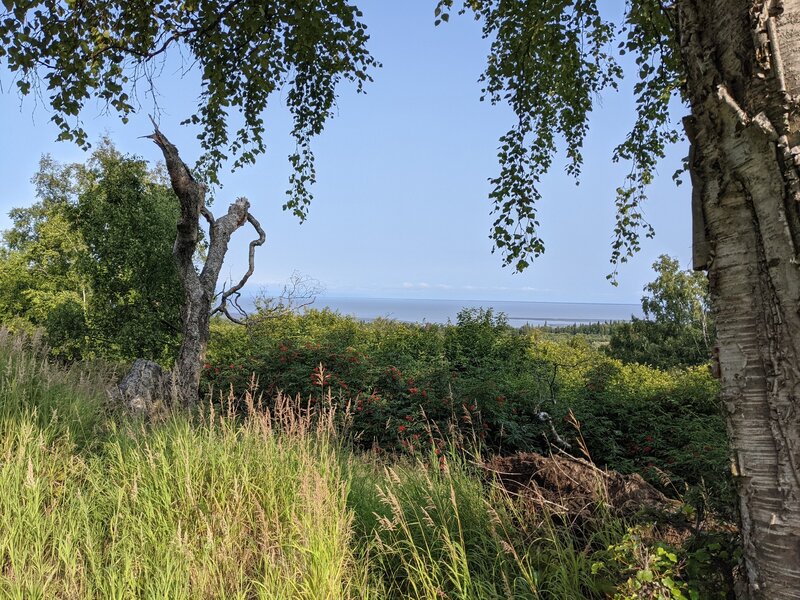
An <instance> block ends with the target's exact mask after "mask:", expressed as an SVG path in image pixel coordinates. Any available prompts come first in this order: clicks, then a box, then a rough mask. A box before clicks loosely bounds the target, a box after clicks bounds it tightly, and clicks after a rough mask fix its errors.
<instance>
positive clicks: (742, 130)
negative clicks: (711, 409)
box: [677, 0, 800, 600]
mask: <svg viewBox="0 0 800 600" xmlns="http://www.w3.org/2000/svg"><path fill="white" fill-rule="evenodd" d="M677 9H678V10H677V13H678V29H679V33H680V47H681V55H682V61H683V64H684V68H685V73H686V75H687V82H686V86H687V91H688V96H689V100H690V103H691V108H692V116H691V117H690V118H688V119H687V120H686V129H687V133H688V134H689V138H690V140H691V142H692V153H691V165H690V168H691V172H692V182H693V188H694V189H693V205H694V206H693V215H694V218H695V220H696V223H695V227H694V231H695V240H694V242H695V243H694V245H695V253H694V261H695V267H696V268H698V269H707V270H708V275H709V285H710V291H711V297H712V304H713V308H714V311H715V313H716V323H717V344H718V355H719V374H720V379H721V385H722V402H723V405H724V408H725V410H726V416H727V424H728V433H729V435H730V441H731V448H732V453H733V456H732V462H731V469H732V472H733V475H734V478H735V480H736V484H737V488H738V493H739V503H740V506H739V508H740V512H741V532H742V539H743V543H744V561H745V569H746V576H747V582H748V586H747V589H746V590H744V593H743V595H746V596H747V597H749V598H753V599H763V600H782V599H787V598H795V599H797V598H800V470H799V469H798V467H800V312H799V310H800V263H799V262H798V261H799V260H800V256H798V244H800V216H799V215H800V213H799V212H798V206H799V205H798V202H800V186H799V185H798V183H799V182H800V179H799V178H798V164H800V159H798V156H800V148H798V142H800V135H799V133H800V106H799V104H798V98H800V96H799V94H800V0H785V1H783V2H782V1H780V0H770V1H767V2H754V1H753V0H679V1H678V2H677Z"/></svg>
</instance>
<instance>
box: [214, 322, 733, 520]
mask: <svg viewBox="0 0 800 600" xmlns="http://www.w3.org/2000/svg"><path fill="white" fill-rule="evenodd" d="M255 323H256V324H255V325H251V326H249V327H248V328H246V329H243V328H236V327H233V326H231V325H227V324H224V323H222V322H216V323H214V326H213V334H212V343H211V346H210V350H209V362H208V364H207V365H206V369H205V371H204V372H205V376H204V382H205V384H206V385H207V386H209V388H210V389H214V390H216V393H217V394H218V395H219V394H221V395H222V396H223V397H227V395H228V393H229V391H230V390H233V393H234V395H235V396H241V394H243V393H244V391H245V390H246V389H248V388H249V387H250V386H252V384H253V382H254V381H257V382H258V385H259V386H260V388H261V389H263V390H265V394H266V397H269V396H270V395H272V394H273V393H275V392H276V391H278V390H280V391H283V392H285V393H288V394H290V395H296V394H299V395H300V397H301V398H303V399H304V400H306V401H307V402H309V403H310V404H312V405H313V404H315V403H317V402H321V401H323V400H324V398H325V397H326V396H327V395H328V394H330V395H331V396H332V397H333V399H334V401H335V402H339V403H342V404H349V407H350V410H351V412H352V414H353V428H354V434H355V436H356V438H357V442H358V443H359V444H360V445H361V446H362V447H366V448H370V447H373V446H377V447H380V448H381V449H383V450H389V451H397V450H401V451H407V452H412V453H417V452H427V451H428V450H429V449H430V448H431V447H432V445H434V444H436V442H437V439H438V438H441V437H444V435H445V434H448V433H455V434H456V435H458V436H461V437H462V438H466V439H468V440H469V441H470V442H475V443H477V444H478V445H480V446H481V447H483V448H484V449H485V450H487V451H490V452H501V453H511V452H516V451H531V450H533V451H540V452H542V451H544V452H546V451H548V450H549V444H551V443H553V442H554V441H555V439H554V436H553V435H552V431H551V430H550V429H549V425H548V423H547V420H546V419H544V417H543V415H542V413H545V412H546V413H547V414H548V415H549V417H551V418H552V421H553V424H554V426H555V428H556V430H557V432H558V434H559V435H560V436H561V437H563V438H565V439H567V440H572V442H573V448H572V449H573V451H577V450H578V447H577V445H576V443H575V442H576V440H575V438H576V436H577V432H576V431H574V429H572V427H571V426H569V425H568V424H566V423H564V419H565V418H566V417H567V415H568V414H569V412H570V411H572V413H573V414H574V416H575V418H577V420H578V421H579V422H580V423H581V424H582V429H581V433H582V436H583V439H584V440H585V442H586V444H587V446H588V450H589V452H590V453H591V456H592V458H593V460H595V461H596V462H598V463H600V464H602V465H606V466H608V467H611V468H613V469H616V470H620V471H622V472H626V473H629V472H641V473H643V474H644V476H645V477H646V478H647V479H648V480H649V481H651V482H652V483H654V484H656V485H658V486H659V487H661V488H662V489H665V490H667V491H669V492H670V493H673V494H676V493H680V494H682V493H684V492H685V491H686V486H687V485H688V486H697V485H703V486H705V489H706V490H707V495H709V496H710V497H712V498H714V499H715V500H716V501H718V503H719V504H720V505H726V503H727V502H728V501H729V498H730V493H731V489H730V485H729V476H728V473H727V461H726V456H727V442H726V437H725V427H724V423H723V420H722V417H721V414H720V410H719V405H718V403H717V400H716V395H717V389H718V388H717V383H716V382H715V381H714V380H713V379H711V377H710V375H709V373H708V370H707V369H706V368H703V367H694V368H690V369H684V370H674V371H662V370H658V369H653V368H651V367H647V366H644V365H639V364H624V363H622V362H621V361H619V360H616V359H613V358H610V357H608V356H606V355H605V354H604V353H602V352H601V351H598V350H597V349H595V348H593V347H592V346H591V345H590V344H589V343H587V342H586V341H585V340H584V339H583V338H581V337H580V336H578V337H575V338H572V339H571V340H569V342H567V343H563V342H554V341H552V340H550V339H545V336H542V335H540V334H538V333H537V332H536V331H528V332H525V333H523V332H520V331H519V330H516V329H513V328H511V327H509V326H508V324H507V323H506V322H505V320H504V319H503V318H502V316H498V315H495V314H493V313H491V311H482V310H471V311H464V312H462V313H461V314H460V315H459V319H458V321H457V322H456V323H455V324H450V325H442V326H440V325H408V324H403V323H394V322H390V321H377V322H374V323H359V322H357V321H355V320H354V319H351V318H347V317H342V316H339V315H336V314H334V313H331V312H329V311H320V312H318V311H310V312H308V313H307V314H305V315H303V316H297V315H288V316H285V317H281V318H278V319H270V320H261V321H258V320H257V321H256V322H255ZM543 419H544V420H543ZM437 432H438V433H437Z"/></svg>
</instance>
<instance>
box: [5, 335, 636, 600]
mask: <svg viewBox="0 0 800 600" xmlns="http://www.w3.org/2000/svg"><path fill="white" fill-rule="evenodd" d="M45 355H46V353H45V352H44V350H43V349H42V348H40V347H39V346H38V344H37V343H36V342H35V340H34V341H32V340H23V339H19V338H18V339H12V338H10V337H9V336H7V335H5V334H3V333H0V434H1V435H0V598H10V599H20V600H23V599H24V600H29V599H37V598H41V599H51V598H54V599H62V598H63V599H78V598H98V599H101V598H102V599H106V598H112V599H113V598H119V599H123V598H124V599H128V598H148V599H150V598H152V599H154V600H155V599H164V598H170V599H172V598H178V599H180V598H186V599H189V598H191V599H195V598H242V599H245V598H247V599H251V598H264V599H284V598H285V599H331V600H338V599H360V598H367V599H370V598H375V599H394V598H397V599H400V598H423V599H431V600H434V599H437V600H438V599H441V598H454V599H465V600H467V599H469V600H471V599H475V600H477V599H495V598H497V599H500V598H503V599H513V598H532V599H539V598H541V599H544V598H547V599H570V600H571V599H579V598H605V597H609V595H610V594H609V593H608V590H609V589H610V590H612V591H613V584H614V581H613V579H614V576H617V575H620V574H619V573H617V574H614V573H612V576H611V577H609V576H608V575H604V576H603V579H601V578H600V577H599V576H598V575H596V574H595V573H594V572H593V571H596V570H597V569H594V568H593V567H594V566H595V563H596V561H597V559H598V557H600V556H601V555H602V553H603V552H604V551H605V549H606V548H609V547H611V546H612V545H614V544H618V543H620V542H621V541H622V540H623V537H624V535H625V532H626V526H625V524H624V523H623V522H621V521H619V520H618V519H615V518H612V517H610V516H608V515H599V516H598V518H597V519H595V520H594V521H593V522H591V523H587V524H583V526H582V530H581V531H580V532H579V535H576V532H575V531H574V530H573V529H571V528H570V527H565V526H562V525H560V524H558V523H557V522H556V520H555V519H554V518H553V517H552V515H551V514H550V513H549V512H548V511H546V510H542V508H541V506H538V507H537V506H534V505H526V504H525V503H521V502H519V501H518V500H514V499H513V498H511V497H509V495H508V494H507V493H506V492H504V491H502V490H501V489H499V488H497V487H496V486H494V485H493V484H492V483H491V482H490V481H487V480H486V478H485V477H481V476H480V474H479V473H478V467H477V466H476V464H474V463H471V462H469V461H468V460H466V459H464V458H458V457H457V456H452V457H450V458H444V459H441V460H439V459H438V458H437V457H436V456H435V455H434V454H433V453H431V459H432V460H430V461H426V462H421V461H412V460H411V459H408V458H406V459H392V460H387V459H385V458H380V457H378V456H376V455H371V454H364V453H361V454H358V453H353V452H352V451H350V450H349V449H348V448H347V446H346V444H345V443H344V442H342V441H341V440H342V438H341V437H337V435H336V431H335V423H339V422H341V419H339V418H337V417H336V416H335V415H334V414H333V413H331V412H321V413H318V414H316V415H313V414H311V413H310V412H309V411H304V410H303V408H302V407H301V406H300V405H299V403H298V402H293V401H292V400H290V399H287V398H282V397H279V398H278V401H277V402H276V403H273V404H272V405H273V407H274V408H273V409H272V411H271V412H270V411H263V410H257V409H252V410H250V411H249V414H247V415H245V416H237V415H228V414H226V415H219V414H215V412H214V410H213V407H211V405H210V408H209V409H208V410H206V411H204V412H203V413H202V414H197V415H189V414H185V413H178V412H176V413H174V414H170V415H168V416H167V417H166V418H163V419H162V420H161V421H160V422H150V423H144V422H142V421H141V420H134V419H129V418H126V417H125V416H124V415H121V414H119V413H118V412H115V411H109V409H108V407H107V405H106V397H107V394H106V391H105V390H106V387H107V386H108V385H109V382H110V380H111V378H110V375H109V374H108V372H106V371H104V370H103V369H102V368H100V367H97V366H90V365H73V366H72V367H69V368H65V367H59V366H57V365H54V364H52V363H49V362H47V360H46V359H45ZM609 564H610V563H609ZM607 571H608V569H607V568H606V569H605V570H604V571H603V573H606V572H607ZM620 576H621V575H620Z"/></svg>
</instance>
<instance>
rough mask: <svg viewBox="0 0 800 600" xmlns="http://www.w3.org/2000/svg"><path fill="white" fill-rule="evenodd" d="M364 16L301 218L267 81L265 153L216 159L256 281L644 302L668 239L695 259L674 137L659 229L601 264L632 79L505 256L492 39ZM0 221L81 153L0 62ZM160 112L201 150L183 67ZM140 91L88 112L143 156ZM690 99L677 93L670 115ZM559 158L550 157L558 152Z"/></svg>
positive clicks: (502, 117) (152, 155)
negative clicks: (496, 190) (613, 278)
mask: <svg viewBox="0 0 800 600" xmlns="http://www.w3.org/2000/svg"><path fill="white" fill-rule="evenodd" d="M359 4H360V6H361V7H362V9H363V11H364V13H365V20H366V22H367V24H368V26H369V29H370V33H371V36H372V38H371V50H372V52H373V54H374V55H375V56H376V58H377V59H378V60H380V61H381V62H382V63H383V68H381V69H379V70H377V71H375V72H374V73H373V77H374V78H375V81H374V83H373V84H371V85H369V86H368V88H367V94H366V95H358V94H356V93H355V92H354V90H353V89H349V88H346V87H345V88H342V90H341V95H340V98H339V102H338V114H337V116H336V118H335V119H333V120H332V121H331V122H330V123H329V124H328V126H327V128H326V131H325V132H324V133H323V135H322V136H321V137H320V138H319V139H318V140H317V141H316V144H315V153H316V156H317V171H318V173H317V175H318V184H317V185H316V186H315V189H314V193H315V201H314V204H313V205H312V207H311V210H310V215H309V218H308V220H307V221H306V223H304V224H303V225H299V224H298V222H297V220H296V219H295V218H294V217H292V216H291V215H290V214H287V213H284V212H283V211H281V208H280V207H281V205H282V204H283V202H284V191H285V189H286V186H287V181H288V177H289V166H288V163H287V161H286V156H287V155H288V154H289V153H290V151H291V150H292V147H291V141H290V138H289V136H288V127H289V125H288V120H287V118H286V115H285V112H284V111H283V110H282V109H281V107H280V98H276V99H275V102H274V105H273V108H272V109H270V111H269V112H268V114H267V117H266V121H267V126H268V137H267V143H268V146H269V150H268V154H267V155H266V156H263V157H261V159H260V160H259V161H258V163H257V164H256V165H255V166H252V167H247V168H246V169H243V170H241V171H238V172H236V173H233V174H227V173H222V174H221V179H222V181H223V183H224V188H223V189H222V190H221V191H219V192H218V193H217V198H218V199H217V201H216V203H215V208H216V210H217V211H220V210H223V204H226V203H227V201H228V200H232V199H234V198H236V197H237V196H240V195H244V196H247V197H248V198H249V199H250V201H251V203H252V204H253V207H254V208H253V212H254V214H256V216H257V217H258V218H259V219H260V221H261V223H262V225H263V226H264V228H265V230H266V232H267V244H266V245H265V246H264V247H263V248H262V249H261V251H260V253H259V256H258V265H257V268H256V272H255V275H254V277H253V278H252V280H251V281H252V285H251V290H253V291H257V290H259V289H261V288H264V289H266V290H267V291H276V290H279V288H280V287H281V282H283V281H285V280H286V279H287V278H288V277H289V276H290V275H291V274H292V272H294V271H298V272H300V273H303V274H305V275H308V276H310V277H313V278H315V279H317V280H319V281H320V282H321V283H322V285H323V286H324V287H325V289H326V293H327V294H328V295H331V296H365V297H389V298H452V299H476V300H482V299H486V300H530V301H564V302H634V303H635V302H638V301H639V299H640V297H641V295H642V287H643V286H644V285H645V283H647V282H648V281H649V280H651V279H652V271H651V269H650V265H651V264H652V262H653V261H654V260H655V258H656V257H657V256H658V255H659V254H662V253H668V254H670V255H672V256H675V257H677V258H678V259H679V260H680V261H681V263H682V264H683V265H685V266H687V267H688V265H689V260H690V256H691V234H690V232H691V226H690V206H689V197H690V190H689V188H688V186H687V185H683V186H681V187H676V186H675V184H674V183H673V182H672V178H671V175H672V173H673V172H674V171H675V169H676V168H677V167H678V166H679V165H680V161H681V158H682V157H683V156H684V155H685V154H686V153H687V148H686V145H685V144H680V145H678V146H676V147H674V148H671V149H670V151H669V156H668V157H667V159H666V160H665V161H664V162H663V163H662V165H661V168H660V174H659V177H658V178H657V180H656V181H655V183H654V184H653V186H652V187H651V190H650V202H649V204H648V205H647V207H646V209H645V215H646V217H647V219H648V221H649V222H650V223H651V224H653V226H654V227H655V228H656V232H657V235H656V238H655V239H654V240H645V241H644V243H643V248H642V252H641V253H640V254H639V255H637V257H635V258H634V259H633V260H631V262H629V263H628V264H627V265H623V267H622V268H621V270H620V277H619V280H620V281H619V286H618V287H616V288H615V287H612V286H611V285H610V284H609V283H608V282H607V280H606V278H605V275H606V274H607V273H608V272H609V270H610V264H609V262H608V259H609V256H610V253H611V249H610V244H611V240H612V231H613V223H614V218H613V196H614V190H615V188H616V187H617V186H618V185H620V183H621V182H622V180H623V178H624V176H625V173H626V169H627V167H626V166H625V165H614V164H612V163H611V160H610V156H611V151H612V148H613V147H614V145H616V144H617V143H618V142H619V141H621V140H622V139H623V137H624V135H625V133H626V131H627V128H628V127H629V126H630V124H631V122H632V119H633V105H632V102H631V100H630V96H629V95H628V94H626V93H625V92H624V90H623V92H620V93H612V92H609V93H608V94H607V95H606V96H604V97H603V98H602V107H601V108H599V109H598V110H597V111H596V112H595V114H594V115H593V116H592V128H591V132H590V134H589V137H588V139H587V142H586V147H585V152H584V156H585V158H586V166H585V169H584V174H583V176H582V178H581V182H580V185H579V186H576V185H575V183H574V181H573V180H572V179H570V178H569V177H568V176H567V175H566V174H564V173H563V171H562V170H561V169H560V167H558V166H556V167H555V168H554V169H553V172H552V173H551V174H550V175H549V176H548V177H547V178H546V179H545V180H544V182H543V185H542V190H543V192H544V200H543V201H542V202H541V203H540V222H541V223H542V227H541V232H542V236H543V238H544V240H545V242H546V244H547V251H546V254H545V255H544V256H543V257H541V258H539V259H538V260H537V261H536V262H535V264H534V265H533V266H532V267H530V268H529V269H528V270H527V271H526V272H525V273H523V274H514V273H513V272H512V271H511V270H509V269H504V268H502V266H501V259H500V256H499V255H496V254H495V255H493V254H491V247H492V246H491V242H490V240H489V239H488V232H489V227H490V224H491V222H492V218H491V216H490V215H489V209H490V205H489V201H488V193H489V189H490V186H489V184H488V182H487V180H488V178H489V177H491V176H493V175H495V173H496V172H497V169H498V167H497V160H496V148H497V139H498V137H499V136H500V135H501V134H502V133H503V132H504V131H505V130H506V129H507V128H508V126H509V125H510V124H511V123H512V119H513V116H512V114H511V113H510V111H509V110H508V109H507V108H505V107H502V106H495V107H492V106H490V105H489V104H487V103H482V102H480V101H479V95H480V86H479V84H478V83H477V79H478V77H479V75H480V73H481V70H482V68H483V65H484V61H485V56H486V51H487V48H488V44H487V42H486V41H484V40H482V39H481V36H480V30H479V27H478V25H477V24H476V23H475V22H473V21H472V20H471V19H470V18H466V17H461V18H453V19H452V20H451V22H450V23H449V24H447V25H444V26H440V27H434V25H433V21H434V17H433V7H434V4H435V3H434V2H432V1H430V0H408V1H404V2H385V1H380V0H368V1H364V2H360V3H359ZM0 82H2V84H3V89H4V90H5V92H4V93H2V94H0V115H2V131H3V133H4V135H3V136H2V137H1V138H0V181H2V182H3V191H2V193H0V213H2V214H1V215H0V228H5V227H7V226H8V224H9V220H8V218H7V213H8V211H9V209H10V208H12V207H14V206H24V205H28V204H30V203H31V202H33V201H34V198H33V187H32V185H31V184H30V177H31V176H32V175H33V173H34V172H35V171H36V168H37V164H38V160H39V157H40V155H41V154H43V153H50V154H51V155H52V156H53V157H54V158H55V159H56V160H59V161H61V162H71V161H83V160H85V159H86V155H85V154H84V153H83V152H82V151H80V150H79V149H78V148H76V147H75V146H73V145H70V144H68V143H55V142H54V141H53V140H54V139H55V137H56V135H57V132H56V129H55V127H54V126H53V125H52V124H51V123H50V122H49V113H48V111H47V108H46V107H45V106H42V105H41V104H39V105H38V106H37V105H36V103H35V102H34V101H33V99H31V98H27V99H25V100H23V101H20V99H19V98H18V97H17V96H16V94H15V93H13V92H11V93H9V92H8V90H9V89H10V87H11V86H10V85H9V83H10V76H9V74H8V73H6V72H1V71H0ZM157 85H158V86H159V91H160V94H161V96H160V98H159V104H160V106H161V108H162V111H163V112H162V114H161V116H160V122H161V129H162V131H164V133H165V134H166V135H167V136H168V137H169V138H170V139H171V140H172V141H173V142H174V143H175V144H176V145H177V146H178V148H179V149H180V151H181V154H182V156H183V158H184V160H185V161H186V162H187V163H189V164H191V163H192V162H194V160H195V159H196V157H197V156H198V155H199V147H198V144H197V142H196V141H195V139H194V135H195V133H196V132H195V131H192V130H191V129H189V128H186V127H181V126H179V122H180V121H181V120H182V119H183V118H184V117H185V116H186V115H187V114H189V113H190V111H191V110H192V107H193V103H194V100H195V98H196V97H197V94H198V87H197V85H196V81H195V80H194V79H193V78H192V77H191V76H190V77H189V78H186V79H183V80H182V79H180V78H179V77H177V75H176V72H175V69H174V68H172V67H170V68H167V69H165V71H164V75H163V76H162V78H161V79H160V80H158V81H157ZM151 107H152V105H151V104H150V103H149V100H148V99H146V98H143V99H142V108H141V111H140V112H139V114H137V115H135V116H134V117H133V118H132V119H131V120H130V122H129V123H128V124H127V125H122V124H121V123H120V122H119V120H118V119H117V118H116V117H114V116H103V115H101V114H100V111H99V110H96V109H95V107H92V106H90V107H88V108H87V110H86V112H85V113H84V115H83V119H84V123H85V126H86V128H87V130H88V131H89V132H90V133H91V134H92V136H93V137H94V138H95V139H96V138H97V137H99V136H100V135H102V134H103V133H107V134H109V135H110V136H111V137H112V139H113V140H114V141H115V143H116V145H117V146H118V148H120V149H121V150H122V151H124V152H127V153H131V154H137V155H140V156H143V157H144V158H146V159H147V160H150V161H152V162H155V161H157V160H158V159H159V158H160V155H159V152H158V149H157V148H156V147H155V145H153V144H152V142H150V141H149V140H146V139H142V138H141V137H140V136H143V135H146V134H148V133H150V129H151V127H150V124H149V121H148V118H147V113H148V112H151V111H152V108H151ZM685 112H686V111H685V109H683V108H682V107H676V112H675V117H676V119H679V118H680V117H681V116H682V115H683V114H684V113H685ZM557 165H558V163H557ZM248 235H249V232H248V233H247V234H246V235H245V234H237V236H238V237H237V238H235V239H234V242H233V243H232V245H231V251H230V255H229V258H228V260H227V261H226V267H225V269H224V270H223V275H225V276H228V275H229V276H231V277H233V278H238V274H239V273H240V272H241V271H242V270H243V265H244V263H245V261H246V246H247V241H248V239H247V236H248Z"/></svg>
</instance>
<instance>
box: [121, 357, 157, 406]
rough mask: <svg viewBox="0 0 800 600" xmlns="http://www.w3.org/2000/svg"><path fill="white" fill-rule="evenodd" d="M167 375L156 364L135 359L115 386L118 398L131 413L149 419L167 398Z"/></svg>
mask: <svg viewBox="0 0 800 600" xmlns="http://www.w3.org/2000/svg"><path fill="white" fill-rule="evenodd" d="M166 383H167V373H166V372H165V371H164V369H162V368H161V366H160V365H159V364H158V363H155V362H153V361H151V360H145V359H143V358H137V359H136V360H135V361H134V363H133V365H131V370H130V371H128V374H127V375H125V377H123V378H122V381H120V382H119V385H118V386H117V391H118V394H119V398H120V400H121V401H122V403H123V404H124V405H125V407H126V408H127V409H128V410H129V411H131V412H132V413H135V414H139V415H143V416H147V417H150V416H152V415H154V414H155V413H157V412H159V411H160V410H161V409H163V407H164V405H165V401H166V399H167V397H168V394H167V392H168V388H167V385H166Z"/></svg>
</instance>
